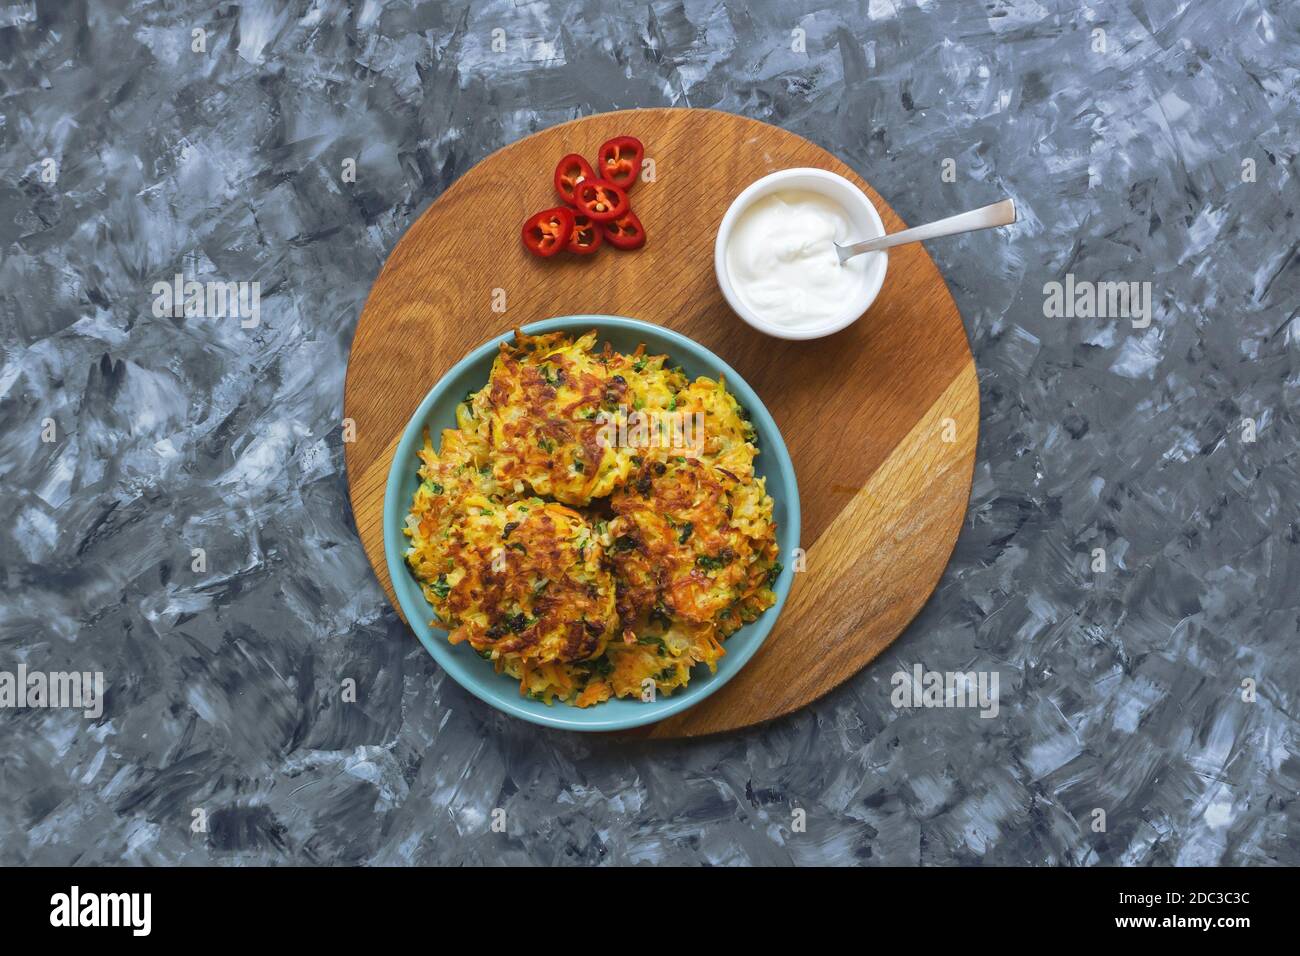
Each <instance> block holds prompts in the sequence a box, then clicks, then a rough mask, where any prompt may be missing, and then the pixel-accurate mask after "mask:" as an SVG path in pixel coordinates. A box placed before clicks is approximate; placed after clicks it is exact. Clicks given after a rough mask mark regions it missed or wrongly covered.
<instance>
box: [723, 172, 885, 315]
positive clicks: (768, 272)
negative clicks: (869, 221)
mask: <svg viewBox="0 0 1300 956" xmlns="http://www.w3.org/2000/svg"><path fill="white" fill-rule="evenodd" d="M861 238H864V237H862V236H855V235H853V234H852V224H851V223H850V221H849V217H848V215H847V214H846V213H845V211H844V209H843V208H842V207H841V206H839V204H837V203H836V202H835V201H834V200H833V199H831V198H830V197H828V196H824V195H822V194H821V193H815V192H812V191H811V190H806V189H782V190H778V191H776V192H774V193H771V194H769V195H767V196H764V197H762V198H761V199H758V200H756V201H755V202H754V203H753V204H751V205H750V206H749V207H748V208H746V209H745V210H744V211H743V212H741V214H740V216H739V217H737V219H736V222H735V225H734V226H733V227H732V230H731V235H730V237H729V238H728V239H727V241H726V247H725V248H726V253H725V258H726V265H727V277H728V279H729V280H730V282H731V286H732V289H733V290H734V291H735V293H736V295H737V296H738V297H739V298H740V300H741V302H743V303H744V304H745V306H746V307H747V308H749V309H750V310H751V311H753V312H754V313H756V314H757V315H758V316H760V317H761V318H763V319H765V320H766V321H768V322H771V323H773V324H775V325H780V326H783V327H786V328H799V327H808V328H811V327H814V326H817V325H820V324H822V323H824V322H826V321H827V320H829V319H832V318H833V317H835V316H836V315H839V314H840V313H841V312H843V310H844V305H845V303H846V302H850V301H852V300H853V299H854V298H856V297H858V296H859V295H861V294H862V291H863V288H864V287H865V286H866V283H867V275H866V260H868V259H869V258H871V257H870V256H859V257H857V258H855V259H850V260H849V261H848V262H846V263H844V264H843V265H840V262H839V259H838V257H837V256H836V255H835V246H834V245H833V243H835V242H850V241H853V240H856V239H861Z"/></svg>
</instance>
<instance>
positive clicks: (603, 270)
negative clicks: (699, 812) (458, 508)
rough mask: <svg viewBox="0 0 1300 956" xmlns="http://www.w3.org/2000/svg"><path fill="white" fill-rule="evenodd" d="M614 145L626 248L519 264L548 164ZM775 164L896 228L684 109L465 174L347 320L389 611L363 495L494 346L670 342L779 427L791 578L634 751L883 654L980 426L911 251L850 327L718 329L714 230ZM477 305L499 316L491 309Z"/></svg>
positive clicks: (756, 713)
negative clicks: (639, 244) (721, 661)
mask: <svg viewBox="0 0 1300 956" xmlns="http://www.w3.org/2000/svg"><path fill="white" fill-rule="evenodd" d="M625 133H627V134H632V135H635V136H637V137H639V138H640V139H641V140H642V142H644V143H645V146H646V154H647V156H648V157H650V158H653V159H654V161H655V171H656V179H655V181H654V182H641V183H639V184H638V185H637V186H636V188H635V190H634V191H633V193H632V200H633V208H634V209H635V210H636V212H637V215H638V216H639V217H640V218H641V221H642V222H643V223H644V224H645V227H646V233H647V235H648V237H649V238H648V241H647V243H646V245H645V247H644V248H643V249H641V250H639V251H637V252H633V253H619V252H617V251H615V250H612V249H603V250H601V251H600V252H599V253H598V254H597V255H596V256H594V257H591V258H589V259H577V258H573V257H567V256H563V257H559V258H557V259H555V260H540V259H536V258H534V257H532V256H530V255H529V254H528V253H527V252H526V251H525V250H524V248H523V247H522V245H521V243H520V242H519V226H520V224H521V223H522V222H523V220H524V219H525V218H526V217H527V216H528V215H529V214H530V213H532V212H535V211H536V210H538V209H541V208H544V207H546V206H550V205H554V204H555V202H556V198H555V196H554V194H553V192H552V188H551V173H552V171H553V169H554V167H555V164H556V162H557V161H558V160H559V158H560V157H561V156H563V155H564V154H565V153H571V152H577V153H582V154H583V155H584V156H587V157H589V158H591V157H593V156H594V154H595V152H596V150H597V148H598V147H599V146H600V144H601V143H602V142H604V141H605V140H606V139H609V138H610V137H612V136H617V135H620V134H625ZM792 166H818V167H821V168H823V169H829V170H831V171H833V172H836V173H838V174H840V175H841V176H845V177H847V178H848V179H850V180H852V181H853V182H855V183H857V184H858V185H859V186H860V187H861V188H862V189H863V190H864V191H865V192H866V194H867V195H868V196H869V197H870V198H871V200H872V202H874V203H875V204H876V208H877V209H878V210H879V211H880V215H881V217H882V218H883V219H884V221H885V228H886V230H887V231H889V232H895V231H898V230H900V229H903V228H905V226H904V224H903V222H902V221H900V220H899V218H898V216H896V215H895V214H894V212H893V210H892V209H890V208H889V206H887V205H886V204H885V203H884V202H883V201H882V200H881V199H880V197H879V196H878V195H876V193H875V191H874V190H872V189H871V187H870V186H868V185H867V184H866V183H865V182H863V181H862V180H861V179H860V178H859V177H858V176H857V175H856V174H855V173H854V172H853V170H851V169H849V168H848V167H847V166H845V165H844V164H843V163H842V162H840V161H839V160H838V159H836V158H835V157H834V156H832V155H831V154H830V153H828V152H826V151H825V150H823V149H821V148H820V147H818V146H815V145H813V144H812V143H810V142H808V141H807V140H805V139H802V138H801V137H799V136H796V135H794V134H793V133H788V132H786V131H785V130H782V129H779V128H777V127H774V126H769V125H767V124H765V123H760V122H757V121H755V120H750V119H746V118H744V117H741V116H733V115H731V114H729V113H719V112H714V111H712V110H695V109H648V110H626V111H622V112H616V113H604V114H601V115H599V116H591V117H587V118H584V119H579V120H575V121H573V122H570V123H565V124H564V125H562V126H556V127H554V128H552V129H548V130H544V131H542V132H540V133H537V134H535V135H532V136H529V137H528V138H526V139H523V140H521V141H519V142H517V143H514V144H513V145H511V146H507V147H506V148H504V149H502V150H499V151H498V152H496V153H493V154H492V155H491V156H489V157H487V158H486V159H485V160H483V161H482V162H481V163H479V164H478V165H477V166H475V167H474V168H473V169H471V170H470V171H469V172H468V173H466V174H465V175H464V176H463V177H461V178H460V179H459V180H458V181H457V182H456V183H455V184H453V185H452V186H451V188H449V189H448V190H447V191H446V192H445V193H444V194H443V195H442V196H441V197H439V198H438V200H437V201H436V202H434V203H433V205H431V206H430V207H429V209H428V210H426V211H425V212H424V214H423V215H422V216H421V217H420V218H419V219H418V220H417V221H416V223H415V224H414V225H413V226H411V228H410V230H409V231H407V233H406V235H405V236H403V237H402V239H401V241H400V242H399V243H398V244H397V248H396V249H394V250H393V253H392V255H391V256H389V258H388V261H387V262H386V263H385V264H384V268H383V270H382V271H381V272H380V274H379V278H378V279H377V280H376V281H375V285H374V288H373V289H371V292H370V297H369V299H368V300H367V302H366V305H365V308H364V310H363V311H362V314H361V318H360V321H359V322H358V323H357V331H356V337H355V338H354V339H353V342H352V354H351V357H350V359H349V363H348V374H347V385H346V394H345V399H344V414H345V416H346V417H347V418H350V419H352V421H353V422H354V423H355V436H356V437H355V441H352V442H349V443H348V444H347V445H346V446H345V447H346V458H347V469H348V480H349V485H350V494H351V498H352V507H353V510H354V512H355V517H356V523H357V529H358V530H359V532H360V534H361V540H362V543H363V544H364V546H365V549H366V553H367V555H368V556H369V558H370V563H371V565H372V566H373V567H374V569H375V573H376V575H377V576H378V577H379V580H380V581H381V582H382V584H383V586H384V590H385V591H387V593H388V597H389V600H390V601H393V605H394V607H396V601H395V600H394V597H393V589H392V584H391V582H390V581H389V578H388V571H387V568H386V565H385V560H384V545H383V529H382V522H383V505H384V486H385V482H386V480H387V478H388V471H389V466H390V465H391V463H392V459H393V453H394V451H395V450H396V447H397V443H398V440H399V438H400V437H401V434H402V431H403V429H404V428H405V426H406V423H407V421H408V420H409V419H410V416H411V415H412V414H413V413H414V411H415V408H416V406H417V405H418V404H419V403H420V401H421V400H422V399H423V398H424V396H425V394H427V392H428V391H429V389H430V388H432V387H433V385H434V383H436V382H437V381H438V380H439V379H440V378H441V377H442V376H443V374H445V373H446V372H447V370H448V369H449V368H451V366H452V365H453V364H455V363H456V362H458V361H459V360H460V359H461V358H462V357H464V355H465V354H466V353H467V352H469V351H470V350H471V349H473V348H474V347H475V346H477V345H479V344H481V343H482V342H484V341H486V340H487V339H489V338H491V337H493V336H494V335H497V334H498V333H501V332H503V331H508V330H509V329H510V328H512V327H514V326H516V325H526V324H528V323H529V322H534V321H538V320H541V319H545V318H550V317H552V316H557V315H570V314H584V313H594V314H609V315H626V316H630V317H632V318H637V319H642V320H644V321H647V322H654V323H657V324H659V325H664V326H668V327H669V328H672V329H676V330H677V331H679V332H682V333H684V334H686V335H688V336H690V337H691V338H693V339H695V340H696V341H698V342H700V343H701V344H703V345H705V346H707V347H708V348H710V349H712V350H713V351H714V352H716V353H717V354H718V355H720V356H721V357H722V358H723V360H724V361H726V362H728V363H729V364H731V365H732V366H733V367H734V368H735V369H736V370H737V371H738V372H739V373H740V374H741V375H743V376H744V377H745V379H746V381H748V382H749V384H750V385H751V386H753V388H754V390H755V391H756V392H758V394H759V396H760V397H761V398H762V399H763V402H764V403H765V404H766V405H767V407H768V409H769V410H770V411H771V413H772V415H773V417H774V418H775V419H776V422H777V425H778V426H779V427H780V428H781V431H782V434H783V435H784V437H785V441H786V444H787V445H788V446H789V449H790V455H791V457H792V459H793V460H794V468H795V473H796V475H797V476H798V480H799V497H800V504H801V507H802V510H803V527H802V529H801V532H800V541H801V543H802V546H803V548H804V549H805V551H806V570H805V571H804V572H803V573H801V574H796V575H795V576H794V586H793V588H792V590H791V592H790V597H789V600H788V602H787V603H786V606H785V609H784V611H783V612H782V614H781V617H780V619H779V620H778V621H777V624H776V626H775V627H774V628H773V630H772V633H771V634H770V635H769V636H768V638H767V641H766V642H765V643H764V645H763V647H762V648H761V649H760V651H759V652H758V654H756V655H755V656H754V658H753V659H752V660H751V661H750V662H749V664H748V665H746V667H745V668H744V669H743V670H741V671H740V673H738V674H736V675H735V676H734V677H733V678H732V679H731V681H730V682H729V683H728V684H727V685H726V686H724V687H723V688H722V689H721V690H719V691H718V692H717V693H715V694H713V695H712V696H711V697H708V698H707V699H705V700H704V701H702V702H701V703H700V704H698V705H696V706H695V707H693V708H691V709H690V710H688V711H686V712H684V713H682V714H679V715H677V716H675V717H671V718H669V719H668V720H665V721H661V722H660V723H658V724H654V725H652V726H651V727H648V728H645V729H644V735H645V736H649V737H690V736H696V735H700V734H709V733H716V732H719V731H725V730H732V729H735V728H738V727H745V726H748V725H751V724H756V723H758V722H760V721H764V720H768V719H771V718H773V717H778V716H780V715H782V714H786V713H789V712H790V711H793V710H795V709H797V708H799V707H802V706H803V705H804V704H807V703H808V702H810V701H812V700H815V699H816V698H818V697H820V696H822V695H823V694H825V693H826V692H827V691H829V690H830V689H831V688H833V687H835V686H836V685H837V684H839V683H841V682H842V681H844V680H846V679H847V678H849V677H851V676H852V675H853V674H855V673H856V672H857V671H858V670H860V669H861V668H862V667H863V666H864V665H866V664H867V663H868V662H869V661H871V660H872V658H874V657H875V656H876V655H877V654H879V653H880V652H881V651H882V650H883V649H884V648H885V647H887V646H888V645H889V644H890V642H892V641H893V640H894V639H895V638H896V637H898V635H899V634H900V633H901V632H902V630H903V628H904V627H906V626H907V623H908V622H909V621H911V620H912V618H913V617H914V616H915V615H916V613H917V612H918V611H919V610H920V609H921V607H922V605H923V604H924V603H925V601H926V599H927V598H928V597H929V596H930V593H931V591H933V589H934V587H935V585H936V584H937V583H938V580H939V577H940V575H941V574H942V573H943V569H944V566H945V565H946V564H947V562H948V558H949V556H950V555H951V553H952V548H953V545H954V544H955V542H956V539H957V532H958V531H959V529H960V528H961V524H962V521H963V518H964V516H965V514H966V503H967V499H968V497H969V494H970V485H971V475H972V470H973V467H974V461H975V444H976V437H977V434H978V429H979V390H978V385H977V381H976V377H975V363H974V360H973V359H972V357H971V353H970V348H969V346H968V345H967V342H966V332H965V329H964V328H963V326H962V322H961V316H960V315H959V314H958V312H957V307H956V305H955V304H954V303H953V300H952V297H951V296H950V295H949V294H948V289H947V287H946V286H945V285H944V281H943V278H942V276H940V274H939V271H938V269H936V268H935V265H934V263H933V262H932V261H931V259H930V257H929V255H928V254H927V253H926V251H925V249H924V248H923V247H922V246H920V245H911V246H903V247H901V248H899V249H895V250H893V251H891V252H890V253H889V270H888V274H887V275H886V277H885V285H884V289H883V290H882V292H881V294H880V297H879V298H878V299H877V300H876V302H875V304H874V305H873V306H872V307H871V310H870V311H869V312H868V313H867V315H866V317H865V318H863V319H861V320H860V321H858V322H856V323H855V324H854V325H852V326H850V327H849V328H848V329H846V330H844V331H843V332H840V333H838V334H836V335H833V336H830V337H829V338H824V339H818V340H814V341H811V342H786V341H782V340H779V339H774V338H769V337H767V336H765V335H762V334H761V333H759V332H757V331H755V330H753V329H751V328H750V327H749V326H747V325H745V324H744V323H743V322H742V321H741V320H740V319H739V318H738V317H737V316H735V315H734V314H733V313H732V312H731V310H730V309H729V308H728V307H727V304H726V302H725V301H724V300H723V298H722V294H721V293H720V292H719V291H718V287H717V282H716V280H715V278H714V275H713V241H714V237H715V235H716V234H717V227H718V224H719V223H720V222H721V220H722V216H723V213H724V212H726V209H727V206H728V205H729V204H730V202H731V200H732V199H733V198H734V197H735V196H736V195H737V194H738V193H739V192H740V191H741V190H742V189H744V187H745V186H747V185H749V183H751V182H752V181H754V180H755V179H757V178H758V177H760V176H763V175H765V174H767V173H769V172H772V171H774V170H778V169H784V168H788V167H792ZM498 289H500V290H504V292H505V296H506V305H507V308H506V311H505V312H504V314H501V313H499V312H495V311H493V308H492V306H493V297H494V290H498ZM495 294H496V295H498V296H499V295H500V293H495ZM782 558H783V560H785V561H786V562H787V563H789V562H790V560H791V559H790V556H788V555H783V556H782ZM399 613H400V611H399ZM556 706H560V705H556Z"/></svg>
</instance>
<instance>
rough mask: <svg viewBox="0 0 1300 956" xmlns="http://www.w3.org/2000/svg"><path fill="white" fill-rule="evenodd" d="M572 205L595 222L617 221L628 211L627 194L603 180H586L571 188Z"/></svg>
mask: <svg viewBox="0 0 1300 956" xmlns="http://www.w3.org/2000/svg"><path fill="white" fill-rule="evenodd" d="M573 204H574V205H575V206H577V207H578V212H585V213H586V214H587V215H588V216H590V217H591V218H592V219H594V220H596V222H608V221H609V220H611V219H617V218H618V217H619V216H621V215H623V213H625V212H627V210H628V208H629V207H628V203H627V193H626V192H624V191H623V190H622V189H620V188H619V187H618V186H615V185H614V184H613V183H611V182H608V181H606V180H604V179H586V180H583V181H582V182H580V183H578V185H577V186H575V187H574V188H573Z"/></svg>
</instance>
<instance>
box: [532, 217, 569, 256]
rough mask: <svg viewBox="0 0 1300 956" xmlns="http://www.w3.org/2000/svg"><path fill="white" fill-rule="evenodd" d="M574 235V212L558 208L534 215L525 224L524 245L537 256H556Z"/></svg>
mask: <svg viewBox="0 0 1300 956" xmlns="http://www.w3.org/2000/svg"><path fill="white" fill-rule="evenodd" d="M572 234H573V210H572V209H570V208H569V207H568V206H556V207H555V208H554V209H543V210H542V211H541V212H536V213H533V214H532V215H531V216H529V217H528V219H527V221H526V222H525V223H524V229H523V236H524V245H525V246H527V247H528V251H529V252H531V253H532V254H533V255H535V256H542V257H549V256H553V255H555V254H556V253H557V252H559V251H560V250H561V249H563V248H564V247H565V246H567V245H568V244H569V236H570V235H572Z"/></svg>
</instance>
